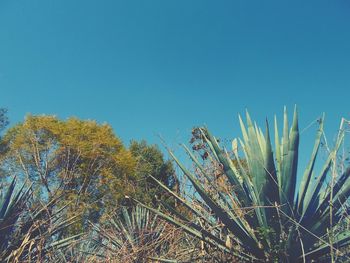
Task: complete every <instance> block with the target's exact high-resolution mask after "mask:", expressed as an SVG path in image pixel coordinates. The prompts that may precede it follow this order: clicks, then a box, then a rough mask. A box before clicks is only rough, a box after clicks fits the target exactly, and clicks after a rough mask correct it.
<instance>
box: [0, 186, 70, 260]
mask: <svg viewBox="0 0 350 263" xmlns="http://www.w3.org/2000/svg"><path fill="white" fill-rule="evenodd" d="M15 188H16V179H13V180H12V182H11V183H10V185H9V186H8V187H7V188H5V187H4V186H2V189H1V200H0V237H1V238H0V261H1V262H27V261H37V262H45V261H50V262H51V259H52V256H53V255H54V253H53V252H54V251H56V250H58V249H60V248H63V247H65V246H68V245H69V244H70V243H71V241H72V240H74V239H75V238H77V236H74V237H70V238H67V239H62V240H59V239H57V233H59V231H60V230H62V229H64V228H65V227H67V226H69V225H70V224H71V223H72V222H73V220H74V219H73V218H71V219H68V220H62V215H61V212H62V210H63V209H60V210H59V211H56V212H52V207H53V206H54V204H55V202H54V201H52V202H50V203H49V204H47V205H45V206H44V205H38V204H37V205H32V192H31V187H28V188H25V186H23V187H22V188H21V189H19V190H18V191H17V192H16V191H15Z"/></svg>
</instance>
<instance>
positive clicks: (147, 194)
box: [129, 141, 178, 204]
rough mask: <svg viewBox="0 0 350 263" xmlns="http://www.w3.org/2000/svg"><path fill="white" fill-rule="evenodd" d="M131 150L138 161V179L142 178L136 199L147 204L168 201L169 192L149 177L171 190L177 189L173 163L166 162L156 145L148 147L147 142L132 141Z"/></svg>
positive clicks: (136, 170) (136, 169)
mask: <svg viewBox="0 0 350 263" xmlns="http://www.w3.org/2000/svg"><path fill="white" fill-rule="evenodd" d="M129 149H130V152H131V154H132V156H133V157H134V158H135V159H136V168H135V172H136V177H137V178H140V181H139V184H138V185H139V187H138V189H137V192H136V195H135V198H137V199H138V200H142V201H143V202H144V203H147V204H149V203H151V202H152V201H154V200H155V199H162V200H164V199H166V198H167V197H168V196H167V192H166V191H163V190H162V189H161V188H160V187H159V186H158V185H157V184H156V183H154V181H153V180H152V179H151V178H150V177H149V176H150V175H151V176H153V177H155V178H157V179H158V180H159V181H161V182H162V183H163V184H165V185H166V186H167V187H168V188H170V189H176V188H177V187H178V182H177V179H176V177H175V171H174V168H173V165H172V163H171V161H169V160H168V161H165V160H164V157H163V154H162V152H161V151H160V150H159V148H158V147H157V146H156V145H147V143H146V141H141V142H137V141H132V142H131V144H130V147H129Z"/></svg>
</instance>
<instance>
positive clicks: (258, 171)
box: [141, 109, 350, 262]
mask: <svg viewBox="0 0 350 263" xmlns="http://www.w3.org/2000/svg"><path fill="white" fill-rule="evenodd" d="M239 120H240V126H241V130H242V134H243V139H239V140H234V141H233V143H232V145H233V150H232V154H229V152H228V151H226V150H225V149H223V148H222V147H220V145H219V143H218V140H217V139H216V138H215V137H214V136H213V135H211V133H210V132H209V131H208V130H207V129H206V128H200V129H199V130H200V133H201V136H202V138H203V140H204V142H205V143H206V145H207V147H208V148H209V149H210V150H209V157H210V158H211V160H213V161H215V162H216V163H217V164H219V165H218V167H219V169H220V170H221V174H222V176H223V177H224V178H225V183H226V184H227V186H228V188H227V189H229V190H227V191H224V190H222V188H220V187H218V185H217V183H216V181H215V176H214V175H213V174H210V173H208V170H207V169H205V167H204V165H203V162H202V161H200V160H199V159H197V157H196V156H195V154H194V153H193V152H191V151H190V150H189V149H188V148H187V147H186V146H184V147H185V150H186V152H187V153H188V155H189V156H190V158H191V160H192V161H193V163H194V165H195V168H196V171H199V172H197V173H196V172H193V171H190V169H187V168H186V167H185V165H183V164H182V163H181V162H180V161H179V160H178V159H177V158H176V156H175V155H174V154H173V152H172V151H171V150H169V153H170V155H171V156H172V157H173V158H174V160H175V162H176V163H177V164H178V166H179V167H180V168H181V170H182V172H183V173H184V175H185V176H186V177H187V178H188V179H189V181H190V182H191V184H192V186H193V187H194V189H195V191H196V194H195V195H194V199H195V200H194V201H193V200H192V201H191V200H189V199H188V198H185V197H183V196H180V195H179V194H177V193H174V192H172V191H171V190H170V189H167V188H166V186H164V185H163V184H162V183H161V182H159V181H157V180H156V179H155V178H153V179H154V180H155V181H157V182H158V184H159V185H160V186H162V187H163V188H164V189H166V190H167V191H168V192H169V193H170V194H172V196H173V197H174V198H175V199H176V200H177V202H178V203H181V204H182V205H183V206H185V207H187V209H188V210H190V211H191V212H192V213H193V215H194V218H196V220H195V221H194V220H190V219H189V218H186V217H185V216H183V215H181V214H180V213H176V211H175V210H173V211H172V213H173V214H175V215H176V216H173V215H170V214H169V212H161V211H159V210H157V209H153V208H151V207H147V206H145V205H143V206H144V207H147V208H148V209H150V210H152V211H153V212H154V213H156V214H158V215H159V216H160V217H161V218H163V219H165V220H167V221H168V222H170V223H172V224H174V225H176V226H178V227H181V229H182V230H183V231H185V232H186V233H188V234H191V235H192V236H195V237H197V238H198V239H201V240H202V241H203V243H204V244H206V245H208V246H211V247H217V248H219V249H221V250H222V251H225V252H226V253H228V254H232V255H234V256H235V257H237V258H238V259H239V260H240V261H241V262H263V261H264V262H310V261H312V260H317V262H322V261H324V262H330V261H333V262H334V261H335V260H336V259H337V257H338V256H339V255H342V257H343V258H347V260H349V258H348V257H347V255H346V254H344V252H343V250H342V249H343V248H344V247H346V246H348V245H349V244H350V231H349V230H343V228H342V225H343V224H342V222H341V221H342V220H341V219H342V218H343V215H344V213H346V207H345V203H346V201H347V199H348V197H349V195H350V179H349V176H350V167H347V168H346V169H345V168H344V169H339V168H338V166H337V154H338V150H339V147H340V146H341V144H342V143H343V138H344V130H340V132H339V134H338V136H337V139H336V142H335V146H334V148H333V149H332V150H330V151H329V153H328V155H327V158H326V160H325V161H324V163H323V164H322V165H316V158H317V155H318V152H319V148H320V145H321V142H322V138H323V123H324V117H323V116H322V117H321V118H320V119H319V121H318V122H319V128H318V131H317V134H316V139H315V142H314V147H313V151H312V153H311V157H310V160H309V162H308V164H307V166H306V168H305V170H304V171H303V175H302V176H301V177H300V178H301V180H298V179H297V178H298V171H297V168H298V158H299V136H300V132H299V127H298V116H297V110H296V109H295V111H294V117H293V121H292V125H291V128H289V125H288V118H287V112H286V110H285V112H284V125H283V133H282V136H281V137H280V136H279V132H278V125H277V121H276V118H275V135H274V137H275V140H274V141H275V142H274V146H275V151H273V144H272V143H271V138H270V131H269V125H268V123H267V122H266V133H265V134H263V132H262V130H261V129H260V128H259V127H258V126H257V125H256V123H253V121H252V120H251V118H250V116H249V114H248V113H247V114H246V124H244V122H243V120H242V119H241V117H240V118H239ZM238 145H239V146H240V147H239V148H240V149H241V150H242V152H243V154H239V152H238V150H237V146H238ZM233 160H234V161H235V162H233ZM243 162H244V165H243ZM319 166H320V172H319V173H318V174H316V170H317V169H316V168H315V167H319ZM299 181H300V182H299ZM141 205H142V204H141ZM222 233H226V234H222Z"/></svg>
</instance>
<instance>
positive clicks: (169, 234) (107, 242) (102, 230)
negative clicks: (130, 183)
mask: <svg viewBox="0 0 350 263" xmlns="http://www.w3.org/2000/svg"><path fill="white" fill-rule="evenodd" d="M93 226H94V230H95V231H96V233H97V234H98V236H95V237H94V240H95V242H96V244H97V245H98V247H99V249H95V250H94V251H93V252H91V253H88V254H90V255H94V256H95V258H96V259H95V260H91V257H90V260H91V261H90V262H125V263H126V262H135V263H136V262H137V263H141V262H177V261H176V260H169V259H167V258H169V257H170V256H171V257H172V258H178V257H183V256H184V254H186V255H188V254H189V253H188V249H189V246H187V248H186V249H185V251H175V250H176V249H177V248H180V247H181V246H180V244H179V243H180V242H182V243H184V241H183V240H182V238H181V236H182V235H181V232H180V233H177V231H176V229H175V228H174V227H173V226H172V225H171V224H168V223H166V222H165V221H164V220H161V219H160V218H159V217H158V216H156V215H154V214H153V213H150V211H149V210H148V209H145V208H144V207H142V206H139V205H135V206H133V207H132V208H130V207H121V208H120V209H119V210H118V211H117V213H116V214H115V215H113V216H111V217H110V219H109V220H107V222H106V223H105V224H103V225H96V224H94V225H93ZM183 252H185V253H183ZM181 253H183V254H182V255H180V254H181Z"/></svg>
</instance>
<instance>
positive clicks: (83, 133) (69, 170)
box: [1, 116, 138, 227]
mask: <svg viewBox="0 0 350 263" xmlns="http://www.w3.org/2000/svg"><path fill="white" fill-rule="evenodd" d="M3 143H4V144H5V145H6V152H5V155H4V156H3V157H2V160H1V161H2V162H1V165H2V168H4V169H6V170H7V171H9V173H10V174H14V175H16V176H18V177H20V178H22V179H23V180H25V181H26V182H32V183H33V187H34V189H35V194H36V197H37V198H39V199H40V200H41V201H44V202H48V201H50V200H51V199H52V198H54V197H57V196H58V195H60V200H62V201H61V204H62V205H63V204H68V205H69V210H70V212H71V213H72V214H79V215H81V216H82V217H81V218H82V219H83V220H81V224H84V223H85V222H87V220H92V221H96V220H97V219H98V218H100V217H101V216H102V215H103V214H106V213H108V211H110V210H113V209H114V208H115V207H116V205H118V203H119V202H120V200H121V199H122V198H123V197H124V196H125V195H126V194H128V195H132V193H133V192H135V188H136V183H137V181H138V179H137V176H138V173H136V172H135V168H136V159H135V158H134V157H133V156H132V154H131V152H130V151H129V150H127V149H126V148H125V147H124V146H123V144H122V142H121V140H120V139H119V138H117V137H116V136H115V134H114V133H113V130H112V128H111V127H110V126H109V125H107V124H103V125H99V124H97V123H96V122H95V121H82V120H79V119H76V118H70V119H68V120H66V121H62V120H60V119H58V118H56V117H54V116H27V117H26V118H25V120H24V122H23V123H20V124H18V125H15V126H14V127H13V128H11V129H9V130H8V131H7V132H6V134H5V135H4V137H3ZM80 227H81V225H80Z"/></svg>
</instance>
